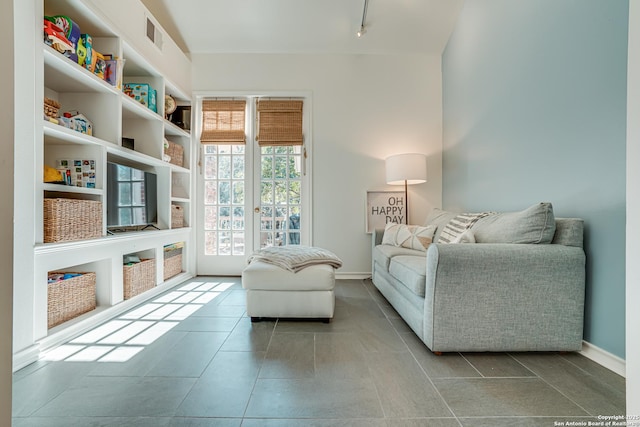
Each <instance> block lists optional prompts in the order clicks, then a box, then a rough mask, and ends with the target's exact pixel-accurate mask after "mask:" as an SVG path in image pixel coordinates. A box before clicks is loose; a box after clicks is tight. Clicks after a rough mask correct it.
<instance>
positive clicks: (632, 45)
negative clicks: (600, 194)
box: [626, 1, 640, 415]
mask: <svg viewBox="0 0 640 427" xmlns="http://www.w3.org/2000/svg"><path fill="white" fill-rule="evenodd" d="M627 66H628V69H627V236H638V235H640V224H639V223H638V221H637V218H638V217H640V192H639V191H638V183H639V182H640V168H638V164H640V122H639V121H638V120H637V117H638V116H639V115H640V77H639V76H640V4H638V2H635V1H631V2H629V53H628V58H627ZM626 258H627V266H626V267H627V278H626V282H627V288H626V289H627V290H626V307H627V319H626V325H627V327H626V350H627V352H626V369H627V414H633V415H640V328H638V325H640V310H638V307H640V265H639V264H638V259H640V241H639V240H638V239H637V238H627V247H626Z"/></svg>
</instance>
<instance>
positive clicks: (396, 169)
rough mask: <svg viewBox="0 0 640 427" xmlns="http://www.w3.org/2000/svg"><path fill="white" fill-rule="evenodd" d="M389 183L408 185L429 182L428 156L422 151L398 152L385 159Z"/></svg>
mask: <svg viewBox="0 0 640 427" xmlns="http://www.w3.org/2000/svg"><path fill="white" fill-rule="evenodd" d="M385 167H386V169H387V184H389V185H401V184H404V183H405V181H406V183H407V184H408V185H411V184H422V183H423V182H427V156H425V155H424V154H420V153H407V154H396V155H395V156H391V157H387V159H386V160H385Z"/></svg>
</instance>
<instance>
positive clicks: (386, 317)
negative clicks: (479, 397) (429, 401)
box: [362, 279, 462, 427]
mask: <svg viewBox="0 0 640 427" xmlns="http://www.w3.org/2000/svg"><path fill="white" fill-rule="evenodd" d="M366 280H370V279H362V286H363V287H364V288H365V289H366V291H367V293H368V294H369V296H370V297H371V299H372V300H373V301H374V302H375V304H376V305H377V306H378V308H379V309H380V310H381V311H382V308H381V307H380V304H378V301H376V299H375V298H374V297H373V295H372V294H371V291H370V290H369V289H368V288H367V286H365V285H364V282H365V281H366ZM372 284H373V283H372ZM382 313H383V314H384V317H385V319H387V321H388V322H389V323H391V327H392V328H393V330H394V331H395V332H396V334H397V335H398V336H399V338H400V340H402V342H403V343H404V345H405V346H406V347H407V349H408V350H409V354H410V355H411V357H412V358H413V360H414V361H415V362H416V365H418V369H420V371H422V373H423V374H424V376H425V377H426V378H427V380H428V381H429V384H431V387H433V389H434V390H435V392H436V393H437V395H438V397H440V400H441V401H442V403H444V405H445V406H446V407H447V409H448V410H449V412H450V413H451V415H453V417H454V418H455V420H456V421H457V422H458V424H459V425H460V427H462V422H461V421H460V419H459V418H458V416H457V415H456V413H455V412H453V409H451V406H449V404H448V403H447V401H446V400H445V399H444V397H442V394H440V390H438V388H437V387H436V385H435V384H434V382H433V380H432V379H431V377H430V376H429V375H428V374H427V372H426V371H425V370H424V368H423V367H422V365H421V364H420V362H418V359H416V356H415V354H413V351H411V347H409V345H408V344H407V342H406V341H405V340H404V338H403V337H402V335H401V334H399V333H398V331H397V329H396V328H395V327H394V326H393V323H392V322H391V321H390V320H389V317H388V316H387V314H386V313H384V311H382ZM412 332H413V331H412ZM367 369H370V368H369V367H368V366H367ZM374 386H375V383H374ZM377 392H378V388H377V387H376V393H377ZM383 413H384V408H383ZM385 418H386V415H385Z"/></svg>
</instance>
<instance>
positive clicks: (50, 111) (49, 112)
mask: <svg viewBox="0 0 640 427" xmlns="http://www.w3.org/2000/svg"><path fill="white" fill-rule="evenodd" d="M58 110H60V103H59V102H58V101H56V100H53V99H51V98H47V97H45V98H44V114H45V115H46V116H47V117H51V118H54V119H55V118H57V117H58Z"/></svg>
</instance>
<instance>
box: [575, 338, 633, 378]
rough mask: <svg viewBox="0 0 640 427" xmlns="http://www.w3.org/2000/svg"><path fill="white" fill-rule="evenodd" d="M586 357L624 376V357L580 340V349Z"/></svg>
mask: <svg viewBox="0 0 640 427" xmlns="http://www.w3.org/2000/svg"><path fill="white" fill-rule="evenodd" d="M580 354H582V355H583V356H584V357H586V358H587V359H591V360H593V361H594V362H596V363H598V364H600V365H602V366H604V367H605V368H607V369H609V370H611V371H613V372H615V373H616V374H618V375H621V376H623V377H625V378H626V376H627V375H626V362H625V360H624V359H622V358H620V357H618V356H616V355H615V354H612V353H609V352H608V351H605V350H603V349H601V348H600V347H597V346H595V345H593V344H591V343H589V342H587V341H582V350H581V351H580Z"/></svg>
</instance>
